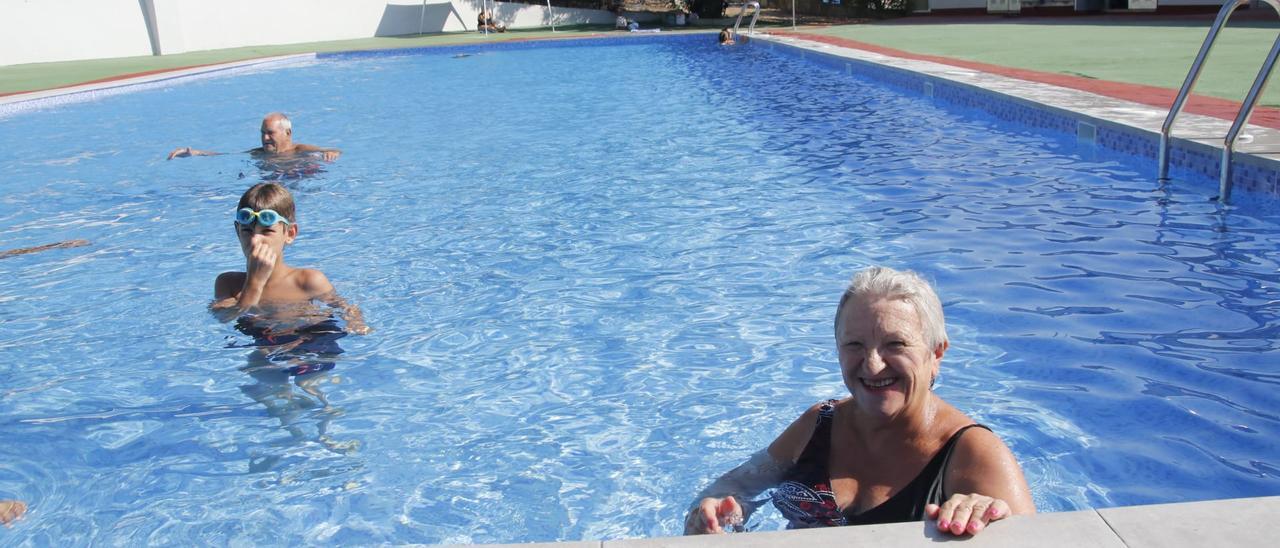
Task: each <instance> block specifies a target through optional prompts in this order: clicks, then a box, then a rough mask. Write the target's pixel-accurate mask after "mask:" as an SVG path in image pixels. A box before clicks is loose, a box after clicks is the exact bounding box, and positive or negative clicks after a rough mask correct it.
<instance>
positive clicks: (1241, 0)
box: [1156, 0, 1280, 202]
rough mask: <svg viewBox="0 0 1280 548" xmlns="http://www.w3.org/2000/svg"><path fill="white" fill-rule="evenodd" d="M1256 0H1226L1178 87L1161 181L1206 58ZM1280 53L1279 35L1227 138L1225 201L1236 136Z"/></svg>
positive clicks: (1277, 0) (1272, 1)
mask: <svg viewBox="0 0 1280 548" xmlns="http://www.w3.org/2000/svg"><path fill="white" fill-rule="evenodd" d="M1252 1H1253V0H1226V1H1225V2H1223V4H1222V9H1221V10H1218V17H1217V18H1216V19H1214V21H1213V25H1212V26H1210V27H1209V33H1208V34H1207V35H1206V36H1205V38H1204V43H1203V44H1201V46H1200V52H1199V53H1197V54H1196V59H1195V61H1192V63H1191V69H1190V70H1189V71H1188V72H1187V78H1186V80H1184V81H1183V83H1182V88H1181V89H1179V90H1178V96H1177V98H1176V99H1174V100H1173V106H1171V107H1170V108H1169V114H1168V116H1166V117H1165V119H1164V124H1163V125H1161V126H1160V150H1159V157H1158V158H1157V159H1156V162H1157V168H1158V175H1157V176H1158V177H1159V179H1160V180H1161V181H1166V180H1168V179H1169V141H1170V134H1171V133H1172V131H1173V123H1174V121H1175V120H1177V118H1178V115H1179V114H1181V113H1182V108H1183V106H1185V105H1186V102H1187V98H1188V97H1190V95H1191V90H1192V88H1194V87H1195V85H1196V81H1197V80H1199V79H1200V71H1201V70H1202V69H1203V68H1204V62H1205V59H1207V58H1208V57H1209V52H1210V51H1211V50H1212V49H1213V44H1214V42H1216V41H1217V39H1218V32H1219V31H1221V30H1222V28H1223V27H1225V26H1226V25H1227V20H1228V19H1230V18H1231V14H1232V13H1234V12H1235V11H1236V10H1237V9H1239V8H1241V7H1242V6H1247V5H1249V4H1250V3H1251V2H1252ZM1258 1H1259V2H1261V3H1264V4H1267V5H1268V6H1271V8H1272V9H1274V10H1275V11H1276V13H1277V14H1280V0H1258ZM1277 53H1280V38H1277V41H1276V44H1275V45H1274V46H1273V47H1272V48H1271V54H1270V55H1268V57H1267V61H1266V62H1265V63H1263V66H1262V70H1261V71H1260V72H1259V73H1258V78H1257V79H1256V80H1254V83H1253V87H1252V88H1251V89H1250V90H1249V95H1248V96H1247V97H1246V98H1245V101H1244V103H1242V104H1241V106H1240V112H1239V113H1238V114H1237V115H1236V121H1235V123H1233V124H1232V126H1231V131H1229V132H1228V134H1227V138H1226V140H1225V142H1224V144H1225V147H1224V148H1223V160H1222V168H1221V170H1220V173H1219V174H1220V179H1221V180H1220V181H1219V183H1220V185H1221V187H1222V189H1223V191H1222V192H1221V193H1219V195H1218V197H1219V200H1221V201H1223V202H1225V201H1226V200H1227V199H1228V198H1229V197H1230V192H1231V189H1230V174H1231V161H1230V160H1231V150H1232V147H1233V146H1234V145H1235V140H1236V137H1238V136H1239V134H1240V131H1241V130H1242V129H1244V125H1245V123H1246V122H1248V119H1249V116H1250V115H1251V114H1252V113H1253V108H1254V106H1255V104H1256V102H1257V100H1258V97H1259V96H1261V95H1262V90H1263V89H1264V88H1265V87H1266V82H1267V79H1268V77H1270V75H1271V69H1272V68H1273V67H1274V66H1275V62H1276V56H1277Z"/></svg>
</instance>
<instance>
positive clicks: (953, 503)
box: [925, 493, 1011, 535]
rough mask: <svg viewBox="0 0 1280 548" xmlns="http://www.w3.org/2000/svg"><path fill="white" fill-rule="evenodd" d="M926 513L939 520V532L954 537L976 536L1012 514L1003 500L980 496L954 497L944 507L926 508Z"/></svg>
mask: <svg viewBox="0 0 1280 548" xmlns="http://www.w3.org/2000/svg"><path fill="white" fill-rule="evenodd" d="M925 513H926V514H928V515H929V516H930V517H931V518H933V519H936V520H937V525H938V530H939V531H944V532H947V533H951V534H953V535H976V534H978V533H979V532H980V531H982V530H983V529H985V528H986V527H987V524H988V523H991V522H993V521H996V520H1000V519H1004V518H1005V517H1008V516H1009V514H1010V513H1011V512H1010V511H1009V504H1008V503H1006V502H1005V501H1003V500H1000V499H997V498H992V497H988V496H983V495H979V494H976V493H975V494H969V495H962V494H956V495H952V496H951V498H950V499H947V501H946V502H944V503H942V506H935V505H932V504H930V505H928V506H925Z"/></svg>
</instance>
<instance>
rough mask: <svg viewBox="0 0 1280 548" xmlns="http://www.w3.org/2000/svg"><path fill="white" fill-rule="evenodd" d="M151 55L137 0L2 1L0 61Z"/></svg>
mask: <svg viewBox="0 0 1280 548" xmlns="http://www.w3.org/2000/svg"><path fill="white" fill-rule="evenodd" d="M151 53H152V52H151V40H150V38H148V37H147V26H146V21H145V19H143V16H142V4H141V3H140V2H138V0H0V65H20V64H23V63H45V62H50V61H73V60H77V59H100V58H106V57H132V56H136V55H151Z"/></svg>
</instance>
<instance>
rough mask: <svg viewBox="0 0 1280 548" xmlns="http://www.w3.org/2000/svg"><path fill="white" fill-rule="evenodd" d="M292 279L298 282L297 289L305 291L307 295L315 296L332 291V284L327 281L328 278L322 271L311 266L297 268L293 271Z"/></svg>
mask: <svg viewBox="0 0 1280 548" xmlns="http://www.w3.org/2000/svg"><path fill="white" fill-rule="evenodd" d="M293 275H294V280H295V281H296V282H297V283H298V289H301V290H302V292H303V293H306V294H307V296H308V297H316V296H319V295H324V294H325V293H328V292H330V291H333V284H331V283H329V278H328V277H327V276H325V275H324V272H321V271H319V270H315V269H312V268H299V269H297V270H296V271H294V274H293Z"/></svg>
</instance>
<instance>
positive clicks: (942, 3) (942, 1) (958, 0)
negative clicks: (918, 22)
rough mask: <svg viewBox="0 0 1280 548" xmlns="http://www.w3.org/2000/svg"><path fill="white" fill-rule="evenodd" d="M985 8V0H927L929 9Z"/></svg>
mask: <svg viewBox="0 0 1280 548" xmlns="http://www.w3.org/2000/svg"><path fill="white" fill-rule="evenodd" d="M970 8H982V9H987V0H929V10H930V11H932V10H957V9H970Z"/></svg>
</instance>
